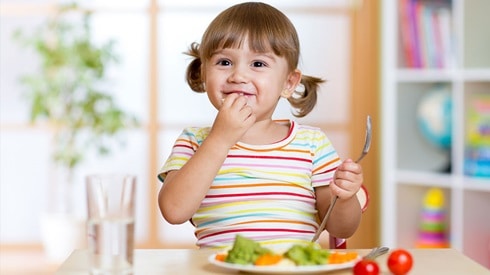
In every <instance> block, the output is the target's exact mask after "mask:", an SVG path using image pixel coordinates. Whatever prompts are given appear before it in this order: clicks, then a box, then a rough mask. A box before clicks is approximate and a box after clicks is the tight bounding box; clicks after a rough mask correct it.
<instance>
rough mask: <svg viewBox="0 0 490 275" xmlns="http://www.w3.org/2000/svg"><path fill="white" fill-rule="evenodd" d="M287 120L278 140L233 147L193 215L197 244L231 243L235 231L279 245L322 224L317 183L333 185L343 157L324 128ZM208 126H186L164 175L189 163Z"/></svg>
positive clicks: (304, 238) (300, 237)
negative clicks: (284, 133)
mask: <svg viewBox="0 0 490 275" xmlns="http://www.w3.org/2000/svg"><path fill="white" fill-rule="evenodd" d="M286 123H289V125H290V133H289V135H288V137H286V138H285V139H283V140H281V141H279V142H277V143H274V144H266V145H250V144H244V143H238V144H236V145H235V146H233V147H232V148H231V149H230V151H229V153H228V157H227V159H226V160H225V162H224V163H223V165H222V167H221V169H220V171H219V173H218V175H217V176H216V178H215V180H214V182H213V184H212V186H211V188H210V189H209V191H208V194H206V196H205V198H204V199H203V201H202V202H201V207H200V209H199V210H198V211H197V213H195V215H194V216H193V218H192V222H193V224H195V226H196V231H195V234H196V237H197V245H198V246H200V247H209V248H217V249H222V248H226V247H229V246H231V245H232V244H233V241H234V239H235V235H236V234H242V235H244V236H247V237H249V238H252V239H254V240H256V241H258V242H260V243H261V244H263V245H268V246H275V247H277V246H284V245H286V246H288V245H292V244H295V243H306V242H309V240H311V237H312V236H313V234H314V233H315V230H316V228H317V227H318V224H317V221H316V209H315V202H316V201H315V194H314V187H315V186H321V185H328V184H329V182H330V180H331V179H332V178H333V173H334V171H335V170H336V168H337V166H338V165H339V164H340V159H339V157H338V155H337V153H336V151H335V150H334V148H333V147H332V144H331V143H330V141H329V140H328V138H327V137H326V135H325V134H324V133H323V132H322V131H320V130H319V129H317V128H313V127H309V126H301V125H297V124H296V123H295V122H293V121H289V122H286ZM209 130H210V128H187V129H185V130H184V131H183V133H182V134H181V135H180V137H179V138H178V139H177V141H176V142H175V145H174V147H173V150H172V154H171V156H170V157H169V159H168V160H167V162H166V163H165V165H164V166H163V168H162V170H161V173H160V175H159V178H161V179H163V178H164V177H165V173H166V172H167V171H170V170H177V169H180V168H181V167H182V166H183V165H185V163H186V162H187V161H188V160H189V159H190V158H191V157H192V155H193V154H194V153H195V151H196V150H197V149H198V148H199V146H200V144H202V142H203V140H204V139H205V138H206V137H207V135H208V133H209Z"/></svg>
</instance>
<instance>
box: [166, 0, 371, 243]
mask: <svg viewBox="0 0 490 275" xmlns="http://www.w3.org/2000/svg"><path fill="white" fill-rule="evenodd" d="M188 54H189V55H190V56H192V57H193V58H194V59H193V61H192V62H191V63H190V64H189V67H188V70H187V81H188V83H189V85H190V87H191V88H192V90H194V91H196V92H202V93H206V94H207V96H208V98H209V101H210V102H211V104H213V106H214V107H215V108H216V109H217V110H218V114H217V116H216V119H215V120H214V123H213V125H212V127H206V128H187V129H185V130H184V131H183V132H182V134H181V135H180V137H179V138H178V139H177V141H176V142H175V145H174V147H173V150H172V153H171V155H170V157H169V158H168V160H167V161H166V163H165V164H164V166H163V167H162V169H161V171H160V174H159V178H160V180H161V181H162V182H163V185H162V188H161V190H160V193H159V197H158V202H159V206H160V211H161V213H162V215H163V217H164V218H165V219H166V220H167V221H168V222H169V223H171V224H181V223H184V222H186V221H188V220H190V221H191V222H192V223H193V225H195V227H196V230H195V235H196V237H197V245H198V246H199V247H201V248H217V249H226V248H229V247H230V246H231V245H232V244H233V241H234V239H235V236H236V234H241V235H243V236H245V237H248V238H251V239H254V240H255V241H257V242H259V243H261V244H262V245H264V246H267V247H272V248H276V249H283V248H288V247H290V246H291V245H293V244H307V243H310V241H311V239H312V237H313V235H314V234H315V231H316V229H317V228H318V226H319V223H318V221H319V220H320V221H321V219H322V218H323V217H324V215H325V213H326V211H327V209H328V207H329V205H330V202H331V198H333V197H334V196H338V197H339V199H338V201H337V204H336V205H335V207H334V210H333V211H332V214H331V216H330V218H329V220H328V223H327V226H326V229H327V230H328V231H329V233H330V234H331V235H333V236H336V237H339V238H347V237H350V236H351V235H352V234H353V233H354V232H355V230H356V229H357V227H358V224H359V222H360V217H361V208H360V205H359V202H358V200H357V197H356V192H357V191H358V190H359V188H360V186H361V184H362V181H363V176H362V168H361V166H360V165H359V164H357V163H354V162H353V161H352V160H350V159H348V160H345V161H344V162H341V160H340V159H339V156H338V155H337V153H336V151H335V149H334V148H333V146H332V144H331V142H330V141H329V139H328V138H327V137H326V135H325V134H324V133H323V132H322V131H321V130H319V129H318V128H314V127H310V126H304V125H299V124H297V123H296V122H294V121H288V120H283V121H278V120H272V114H273V113H274V109H275V108H276V105H277V103H278V101H279V100H280V99H281V98H285V99H287V100H288V101H289V102H290V104H291V105H292V106H293V107H294V108H295V109H296V111H297V112H296V113H295V115H296V116H297V117H302V116H305V115H307V114H308V113H309V112H310V111H311V110H312V109H313V107H314V106H315V104H316V98H317V96H316V93H317V89H318V85H319V84H320V83H321V82H323V80H321V79H319V78H315V77H310V76H306V75H302V74H301V72H300V70H298V69H297V65H298V59H299V41H298V36H297V33H296V30H295V28H294V26H293V25H292V23H291V22H290V21H289V19H288V18H287V17H286V16H285V15H284V14H283V13H281V12H280V11H278V10H277V9H275V8H273V7H271V6H269V5H267V4H263V3H257V2H253V3H252V2H251V3H242V4H238V5H235V6H232V7H231V8H228V9H227V10H225V11H223V12H222V13H221V14H219V15H218V16H217V17H216V18H215V19H214V20H213V21H212V22H211V24H210V25H209V27H208V28H207V30H206V31H205V33H204V35H203V37H202V41H201V44H197V43H193V44H192V45H191V47H190V50H189V53H188Z"/></svg>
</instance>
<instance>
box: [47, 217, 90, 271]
mask: <svg viewBox="0 0 490 275" xmlns="http://www.w3.org/2000/svg"><path fill="white" fill-rule="evenodd" d="M86 231H87V229H86V220H85V219H83V218H81V217H79V216H76V215H74V214H45V215H44V216H42V217H41V235H42V240H43V247H44V251H45V254H46V256H47V258H48V261H50V262H52V263H61V262H62V261H64V260H65V259H66V258H67V257H68V256H69V255H70V254H71V253H72V252H73V250H75V249H80V248H85V247H86V246H87V234H86Z"/></svg>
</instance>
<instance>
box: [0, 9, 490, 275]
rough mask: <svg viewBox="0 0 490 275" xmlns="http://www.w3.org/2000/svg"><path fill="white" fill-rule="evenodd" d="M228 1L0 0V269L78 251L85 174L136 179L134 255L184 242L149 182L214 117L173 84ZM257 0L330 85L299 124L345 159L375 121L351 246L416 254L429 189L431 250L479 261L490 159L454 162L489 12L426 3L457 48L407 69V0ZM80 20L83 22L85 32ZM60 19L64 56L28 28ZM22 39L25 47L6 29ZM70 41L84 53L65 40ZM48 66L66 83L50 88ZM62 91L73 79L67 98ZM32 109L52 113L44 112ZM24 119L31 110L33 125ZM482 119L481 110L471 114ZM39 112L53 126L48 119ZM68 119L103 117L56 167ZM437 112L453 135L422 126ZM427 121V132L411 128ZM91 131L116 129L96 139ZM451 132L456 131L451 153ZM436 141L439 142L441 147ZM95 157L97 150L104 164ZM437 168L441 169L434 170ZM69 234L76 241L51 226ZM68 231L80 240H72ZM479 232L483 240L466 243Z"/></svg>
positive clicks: (186, 230)
mask: <svg viewBox="0 0 490 275" xmlns="http://www.w3.org/2000/svg"><path fill="white" fill-rule="evenodd" d="M239 2H243V1H228V0H211V1H199V0H179V1H174V0H140V1H131V0H124V1H115V0H98V1H91V0H84V1H81V0H80V1H74V2H73V1H48V0H36V1H34V0H31V1H28V0H16V1H13V0H0V15H1V18H0V20H1V24H0V43H1V44H0V62H1V63H0V73H1V75H0V130H1V133H0V146H1V148H0V188H1V190H0V196H1V197H0V198H1V200H0V249H1V254H0V256H1V258H0V273H2V274H3V273H4V272H5V273H6V274H10V273H26V274H28V273H33V274H43V273H46V274H51V273H52V272H53V271H54V270H56V268H57V267H58V266H59V264H60V263H61V262H62V261H63V260H64V259H65V258H66V257H67V256H68V255H69V253H70V252H71V251H72V249H74V248H83V247H84V239H83V228H84V226H83V223H84V218H85V215H86V211H85V190H84V177H85V176H86V175H88V174H93V173H127V174H134V175H136V176H137V178H138V180H137V181H138V189H137V192H138V193H137V209H136V211H137V218H136V248H189V247H194V242H195V238H194V235H193V228H192V226H191V225H190V224H189V223H186V224H182V225H169V224H167V223H166V222H165V221H164V220H163V218H162V217H161V215H160V213H159V211H158V207H157V202H156V197H157V194H158V190H159V188H160V182H159V181H158V180H157V177H156V175H157V173H158V170H159V168H160V166H161V165H162V164H163V162H164V161H165V159H166V158H167V156H168V155H169V153H170V150H171V147H172V145H173V142H174V140H175V138H176V137H177V136H178V135H179V133H180V131H181V130H182V129H183V128H184V127H188V126H203V125H210V124H211V123H212V121H213V119H214V116H215V115H216V110H214V109H213V107H212V106H211V104H209V102H208V99H207V97H206V95H203V94H197V93H195V92H192V91H191V90H190V89H189V88H188V86H187V84H186V82H185V78H184V74H185V69H186V66H187V63H188V61H189V58H188V57H187V56H186V55H184V54H183V52H184V51H186V50H187V49H188V47H189V45H190V44H191V43H192V42H195V41H197V42H199V41H200V38H201V35H202V33H203V32H204V30H205V28H206V27H207V26H208V24H209V23H210V21H211V20H212V19H213V18H214V17H215V16H216V15H217V14H218V13H219V12H221V11H222V10H224V9H225V8H227V7H229V6H231V5H233V4H235V3H239ZM264 2H266V3H270V4H272V5H273V6H275V7H277V8H279V9H280V10H282V11H283V12H284V13H285V14H286V15H287V16H288V17H289V18H290V19H291V21H292V22H293V24H294V25H295V26H296V28H297V31H298V33H299V36H300V41H301V43H302V44H301V46H302V49H301V53H302V55H301V60H300V69H301V70H302V71H303V73H305V74H308V75H315V76H319V77H322V78H324V79H326V80H327V83H326V84H325V85H323V86H322V89H321V92H320V95H319V101H318V104H317V107H316V108H315V110H314V111H313V112H312V113H311V114H310V115H308V116H307V117H305V118H302V119H296V120H297V121H299V122H300V123H306V124H310V125H314V126H318V127H321V128H322V129H323V130H324V131H325V132H326V133H327V135H328V136H329V137H330V138H331V140H332V141H333V143H334V145H335V147H336V149H337V150H338V152H339V154H340V155H341V157H342V158H347V157H353V158H354V157H356V156H357V155H358V154H359V152H360V151H361V149H362V144H363V140H364V131H365V126H364V124H365V119H366V115H368V114H370V115H371V116H372V117H373V123H374V125H373V127H374V140H373V146H372V148H371V151H370V153H369V155H368V156H367V157H366V159H365V160H364V161H363V169H364V173H365V185H366V187H367V189H368V192H369V194H370V199H369V207H368V210H367V211H366V212H365V213H364V214H363V221H362V224H361V227H360V229H359V230H358V232H357V233H356V234H355V236H354V237H353V238H351V239H349V240H348V247H351V248H367V247H372V246H375V245H379V244H385V245H389V246H391V247H395V246H404V247H415V246H416V245H417V243H418V242H419V241H420V240H419V239H418V238H419V237H418V236H419V235H418V234H419V225H420V224H421V223H422V222H423V219H422V218H421V213H423V211H424V207H425V206H426V205H424V196H425V195H426V192H427V191H429V190H431V189H432V188H433V187H436V188H440V189H441V190H442V199H441V200H439V202H441V203H440V204H435V205H436V206H435V207H439V208H437V209H440V210H441V212H443V213H444V214H445V217H446V218H445V219H444V220H443V221H441V224H442V225H443V226H442V227H441V228H443V229H442V232H443V233H444V236H445V238H444V239H443V240H442V241H441V243H444V244H445V243H447V245H448V246H452V247H454V248H456V249H458V250H461V251H462V252H464V253H465V254H467V255H469V256H471V257H472V258H474V259H476V260H477V261H478V262H480V263H482V264H484V265H486V266H487V267H490V221H489V220H488V218H482V217H484V216H481V215H482V214H476V213H477V212H476V211H475V210H478V211H480V212H481V211H484V209H490V180H489V177H490V176H489V175H488V174H486V172H485V170H484V169H487V168H485V167H487V165H488V164H487V163H488V162H487V160H486V159H485V157H483V156H484V154H483V153H480V156H482V157H478V158H477V161H476V162H477V163H478V164H477V166H478V167H480V169H483V172H481V174H475V173H476V172H473V174H472V172H471V171H470V172H468V171H467V170H465V168H464V165H463V164H464V159H465V156H466V154H465V153H466V152H467V151H468V150H469V149H466V148H467V144H468V143H469V141H470V139H469V138H467V137H466V134H465V133H466V132H468V131H470V130H469V128H468V122H469V121H470V117H469V116H468V115H467V111H468V110H470V109H471V108H470V107H468V105H466V103H468V104H470V102H473V101H475V100H476V102H488V99H485V95H488V94H489V93H490V61H489V58H490V53H489V52H488V50H484V49H488V48H490V44H489V43H490V37H489V34H488V32H485V33H484V34H483V35H482V34H481V33H479V35H477V34H474V33H472V31H471V30H472V29H475V28H476V29H481V28H482V26H485V25H486V24H487V25H488V24H490V22H489V19H487V18H485V17H484V16H478V11H479V10H485V8H487V7H488V3H487V2H486V1H484V0H479V1H476V0H475V1H464V0H453V1H449V0H447V1H437V2H442V3H443V5H442V7H438V8H437V10H443V11H447V12H448V13H449V14H450V15H451V17H450V18H449V19H448V20H450V21H451V22H452V23H451V29H450V30H449V35H450V36H451V39H453V40H456V38H458V39H460V40H458V41H456V42H457V43H456V42H454V41H453V42H451V45H453V46H454V47H453V49H452V50H451V53H450V54H449V56H450V58H449V59H450V61H448V62H447V63H444V64H439V65H437V64H436V65H433V66H432V65H430V64H425V65H420V64H418V65H417V64H415V63H414V62H411V61H410V62H408V61H407V60H409V59H408V58H406V56H405V54H404V53H405V51H406V50H405V48H404V47H403V45H404V44H403V43H402V42H403V39H402V33H403V32H402V31H401V30H402V29H401V26H402V23H401V22H404V21H402V18H404V17H403V14H404V13H403V12H402V10H405V9H408V8H407V6H405V4H406V3H408V2H420V3H426V2H431V1H430V0H420V1H404V0H400V1H375V0H373V1H362V0H323V1H320V0H305V1H294V0H281V1H279V0H277V1H264ZM432 2H435V1H432ZM468 2H472V4H471V5H470V4H468ZM71 3H76V4H77V9H75V10H71V11H69V12H67V13H65V14H63V16H61V17H60V16H59V15H58V11H59V7H60V6H61V5H67V4H71ZM422 6H425V5H422ZM429 6H430V5H427V7H429ZM488 8H489V9H490V7H488ZM431 9H432V7H431ZM469 11H471V12H472V13H475V12H476V13H477V15H475V16H473V17H472V19H471V20H470V19H468V18H470V17H469V16H464V15H465V12H469ZM87 12H88V13H90V17H89V21H88V22H89V28H88V32H84V31H87V29H85V30H84V29H83V26H84V21H83V15H84V14H86V13H87ZM62 18H63V20H66V21H64V22H66V23H67V24H69V25H70V26H71V27H72V28H71V29H67V30H66V31H62V33H63V34H62V35H61V36H63V37H64V39H66V40H65V41H68V42H67V44H66V45H65V47H61V48H56V47H55V46H54V45H59V42H60V41H63V40H62V39H61V38H60V37H61V36H60V33H58V36H57V35H53V34H50V35H47V36H41V37H44V39H41V40H37V41H32V38H36V37H39V35H40V34H42V32H41V30H40V29H39V27H42V26H48V25H47V24H49V22H53V20H55V22H60V21H59V20H60V19H62ZM56 20H58V21H56ZM399 27H400V28H399ZM19 31H20V32H21V34H22V35H21V36H20V37H21V38H20V39H19V38H18V37H19V36H18V35H17V36H16V35H15V34H16V33H18V32H19ZM15 37H17V38H15ZM22 38H23V39H22ZM84 39H85V40H84ZM40 41H44V42H42V43H41V42H40ZM74 41H82V42H87V43H79V44H77V43H75V44H73V43H71V44H70V43H69V42H74ZM467 41H468V42H469V43H466V42H467ZM463 42H465V43H463ZM57 43H58V44H57ZM111 43H112V44H111ZM70 45H71V46H70ZM73 45H76V46H73ZM107 45H112V46H107ZM463 45H466V47H463ZM468 45H470V46H468ZM473 45H477V46H473ZM478 45H481V46H478ZM484 45H488V47H486V46H484ZM468 48H470V49H471V51H470V50H467V49H468ZM54 49H58V50H59V51H54ZM465 50H467V51H468V52H466V51H465ZM470 53H471V54H470ZM46 56H48V57H52V58H51V59H50V58H48V59H46ZM74 56H80V57H84V58H85V59H83V58H81V59H76V58H74ZM111 56H115V57H117V62H113V60H112V59H111ZM63 60H65V61H66V63H63ZM468 60H469V61H468ZM465 62H469V63H465ZM59 64H68V65H70V66H72V67H71V69H66V68H65V67H63V66H57V65H59ZM94 64H95V65H94ZM68 65H67V66H68ZM60 67H61V70H60ZM56 70H58V71H61V74H60V75H59V76H58V78H56V77H55V78H50V77H51V76H53V74H54V71H56ZM80 72H84V73H80ZM101 72H103V73H102V74H101ZM78 75H79V78H77V77H78ZM26 76H30V78H29V79H30V82H29V81H28V82H27V84H26V81H25V80H24V81H22V79H26V78H25V77H26ZM43 79H44V81H43ZM69 81H72V82H69ZM43 83H44V84H43ZM46 83H51V84H49V85H47V84H46ZM66 83H73V85H72V87H70V88H71V89H72V92H70V90H69V89H68V88H67V87H66V86H67V85H66ZM441 84H442V85H443V86H442V87H444V88H442V90H447V91H448V93H449V99H450V102H451V107H452V110H453V112H452V113H449V114H448V113H447V112H445V111H444V110H445V109H444V108H440V105H438V104H439V102H438V101H436V102H435V103H432V104H433V105H430V104H431V103H430V102H429V103H428V104H429V106H432V107H430V108H429V109H431V108H432V109H434V108H435V109H437V110H439V109H441V110H442V111H440V112H435V114H427V115H426V114H425V113H423V112H422V111H418V108H419V105H421V103H420V102H421V101H422V100H423V99H424V95H426V94H429V93H431V92H432V90H435V89H434V87H441ZM53 87H57V88H56V90H63V89H64V90H65V91H66V90H68V94H70V93H71V94H75V96H74V97H73V98H70V100H71V101H69V102H75V103H76V104H75V105H74V107H73V108H78V107H80V106H82V107H83V108H81V109H77V110H83V111H73V109H70V108H61V107H63V106H68V104H69V103H67V101H61V100H58V99H59V98H61V97H63V96H62V95H59V94H54V95H53V94H51V93H49V91H50V90H53ZM60 87H61V88H60ZM439 90H441V89H439ZM42 91H45V92H46V91H48V92H46V93H43V92H42ZM94 92H95V93H94ZM97 92H100V93H101V94H98V93H97ZM36 94H37V96H38V97H34V95H36ZM94 94H95V96H94ZM106 95H107V96H108V97H105V96H106ZM36 98H37V99H36ZM48 98H49V99H50V100H48ZM101 98H103V100H101V101H95V99H101ZM473 98H476V99H473ZM454 99H456V100H454ZM482 100H483V101H482ZM485 100H487V101H485ZM42 102H45V103H46V102H50V103H51V105H50V104H47V103H46V105H45V106H47V107H46V109H45V110H44V109H42V108H41V107H42V106H41V103H42ZM434 104H435V105H434ZM107 106H110V108H107ZM104 107H106V108H105V109H104ZM58 108H60V109H58ZM487 108H488V107H487ZM446 109H447V108H446ZM61 110H64V111H65V112H66V113H63V112H62V111H61ZM100 110H106V111H107V112H106V113H104V112H102V113H100V112H99V111H100ZM485 110H486V111H485ZM446 111H447V110H446ZM33 112H34V113H36V114H37V115H38V119H36V120H35V121H34V122H33V121H31V117H32V115H33ZM488 113H490V112H489V111H488V109H483V111H481V112H479V114H481V115H480V116H486V115H488ZM47 114H51V115H52V116H51V117H50V118H53V117H54V118H55V119H51V120H49V119H46V115H47ZM60 114H61V115H60ZM72 114H75V115H74V116H73V117H75V118H76V117H77V114H78V115H79V116H80V114H93V117H88V118H87V120H90V121H95V120H97V119H96V118H97V117H98V118H100V119H101V120H103V121H106V122H107V121H109V122H110V123H109V122H107V123H108V124H104V123H102V122H100V123H102V125H101V128H93V127H92V128H83V129H78V128H76V130H77V131H78V132H77V133H78V135H79V137H80V138H81V139H80V140H78V141H77V142H75V145H77V146H78V148H79V149H80V150H79V151H77V152H76V153H74V154H73V155H67V154H66V155H64V154H62V155H61V156H59V155H58V157H57V161H53V159H52V156H53V152H56V150H59V149H60V148H62V149H61V151H62V152H69V151H70V150H69V149H70V148H72V147H70V146H68V147H62V146H60V145H64V143H63V141H66V137H64V139H63V136H62V141H60V140H57V139H56V138H57V137H59V136H58V135H59V133H60V131H61V130H60V129H65V128H63V127H64V126H66V125H69V126H70V127H73V125H74V124H75V125H79V124H77V123H74V124H73V123H72V124H70V123H69V121H70V119H72V118H73V117H72ZM56 115H58V116H56ZM480 116H477V117H480ZM82 117H83V116H82ZM94 117H95V118H94ZM275 117H277V118H293V116H292V115H291V110H290V108H289V105H288V103H287V102H282V101H281V102H280V104H279V108H278V109H277V112H276V114H275ZM448 117H449V119H450V121H451V122H450V124H452V125H453V127H452V128H450V129H449V130H447V129H445V131H446V132H444V131H443V133H441V132H440V131H439V132H438V131H436V130H434V131H431V130H433V128H437V126H435V125H438V124H440V123H443V122H444V121H445V120H447V119H448ZM419 119H421V120H419ZM75 120H76V119H75ZM67 121H68V122H67ZM478 121H479V120H478ZM424 122H425V123H428V124H429V126H428V128H427V127H425V126H421V124H424ZM429 122H433V123H432V124H430V123H429ZM475 123H477V124H478V123H480V122H475ZM89 124H90V123H89ZM480 124H482V123H480ZM478 125H479V124H478ZM482 125H487V124H482ZM431 126H432V128H431ZM424 127H425V128H424ZM68 129H72V130H73V128H68ZM100 129H117V133H116V134H115V135H112V132H111V131H108V134H107V135H105V136H104V135H102V136H101V135H99V136H97V135H96V136H92V135H91V133H93V132H97V133H100ZM400 129H402V130H400ZM421 129H426V131H428V132H429V135H424V133H423V131H422V130H421ZM400 131H401V132H400ZM447 132H449V134H448V133H447ZM455 133H456V135H455ZM430 134H433V135H430ZM434 135H435V136H434ZM444 135H445V136H444ZM447 136H449V137H452V140H450V141H449V145H447V138H448V137H447ZM431 138H432V140H434V138H436V144H431V142H430V141H431ZM476 139H477V141H476V142H475V144H476V145H475V146H473V147H476V148H477V149H475V150H476V151H478V152H480V151H483V152H485V150H487V149H488V147H489V146H490V142H488V134H487V135H485V133H483V132H482V133H480V134H479V135H478V137H477V138H476ZM86 140H88V142H89V143H88V144H89V145H87V143H84V142H85V141H86ZM94 140H95V141H94ZM441 140H442V141H441ZM98 141H100V142H102V143H103V146H102V147H101V146H100V144H99V143H100V142H98ZM441 142H446V143H444V144H445V145H444V146H442V147H441V146H440V145H441ZM487 142H488V143H487ZM94 144H95V146H92V145H94ZM75 147H76V146H75ZM482 148H483V149H482ZM100 150H102V152H105V151H107V153H106V154H102V155H100V154H98V153H97V152H98V151H100ZM472 151H473V149H472ZM70 152H71V151H70ZM70 157H71V158H70ZM81 157H83V159H81ZM70 160H71V162H70ZM448 163H451V164H452V167H451V170H448V169H445V170H444V169H442V168H441V167H442V166H444V167H443V168H447V167H446V166H447V164H448ZM481 167H483V168H481ZM381 205H383V207H380V206H381ZM482 208H483V209H482ZM480 212H478V213H480ZM485 217H486V216H485ZM67 223H70V224H71V225H68V226H67ZM49 224H51V225H49ZM70 226H71V228H72V229H73V228H76V229H78V232H77V233H73V231H71V230H69V229H66V230H65V229H62V228H70ZM49 228H54V229H49ZM75 231H76V230H75ZM53 232H54V233H53ZM52 234H54V237H53V236H52ZM65 234H66V235H67V237H66V239H63V238H64V237H62V236H63V235H65ZM70 234H72V235H70ZM76 234H78V235H81V236H82V239H81V240H80V241H76V240H77V236H75V235H76ZM475 234H477V235H478V240H480V241H478V240H475V239H474V238H473V237H471V236H474V235H475ZM324 239H325V238H323V240H322V242H323V241H326V240H324ZM63 240H65V241H63ZM67 240H69V241H67ZM481 240H483V241H481ZM55 241H61V243H62V244H63V245H61V244H59V243H58V244H55V247H58V248H59V247H61V248H62V249H61V250H60V251H55V250H54V249H53V248H50V247H51V246H50V245H51V244H52V243H56V242H55ZM26 259H29V260H26Z"/></svg>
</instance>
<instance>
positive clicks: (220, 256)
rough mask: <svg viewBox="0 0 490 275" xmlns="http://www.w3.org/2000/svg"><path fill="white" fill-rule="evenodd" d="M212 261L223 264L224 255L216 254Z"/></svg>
mask: <svg viewBox="0 0 490 275" xmlns="http://www.w3.org/2000/svg"><path fill="white" fill-rule="evenodd" d="M214 259H215V260H216V261H220V262H224V261H225V260H226V254H216V256H214Z"/></svg>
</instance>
